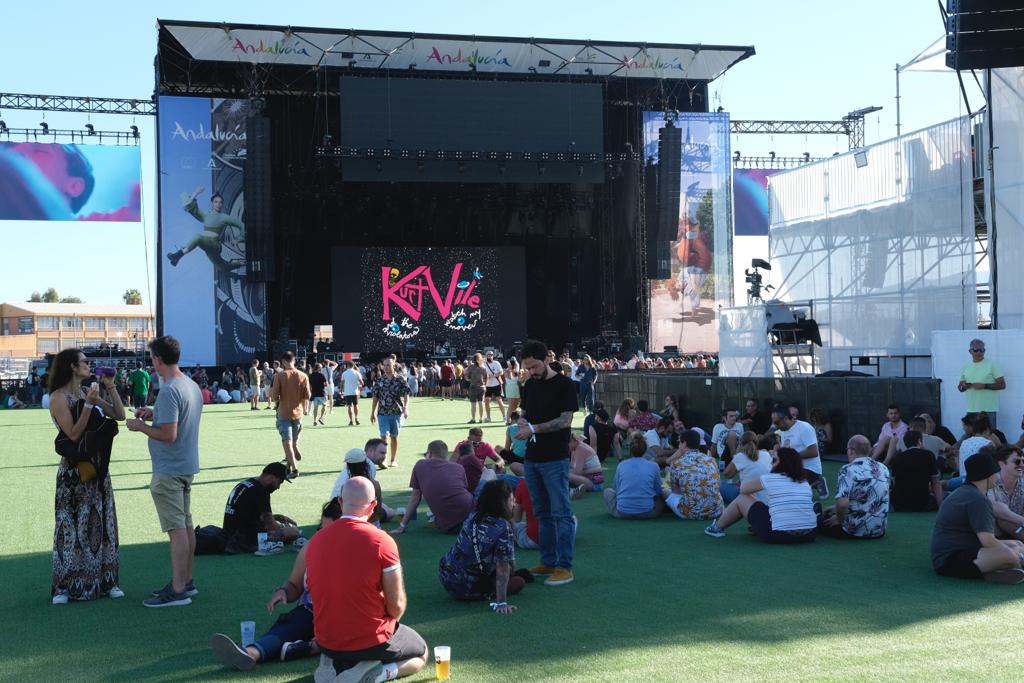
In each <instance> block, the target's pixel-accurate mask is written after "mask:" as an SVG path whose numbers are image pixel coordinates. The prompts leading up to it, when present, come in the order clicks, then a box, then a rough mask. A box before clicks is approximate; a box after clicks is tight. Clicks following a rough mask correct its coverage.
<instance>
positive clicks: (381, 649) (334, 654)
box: [321, 624, 427, 674]
mask: <svg viewBox="0 0 1024 683" xmlns="http://www.w3.org/2000/svg"><path fill="white" fill-rule="evenodd" d="M321 649H322V650H323V653H324V654H325V655H327V656H328V657H330V658H331V659H332V660H333V661H334V670H335V671H336V672H338V673H339V674H340V673H341V672H342V671H345V670H346V669H350V668H352V666H353V665H355V664H357V663H359V662H363V661H367V660H370V661H374V662H383V663H384V664H388V663H390V662H401V661H404V660H406V659H412V658H413V657H426V656H427V643H426V641H424V640H423V638H421V637H420V634H418V633H416V631H413V630H412V629H411V628H409V627H408V626H406V625H405V624H399V625H398V628H396V629H395V632H394V633H393V634H391V638H390V639H389V640H388V641H387V642H386V643H381V644H380V645H377V646H376V647H370V648H367V649H365V650H347V651H345V652H339V651H337V650H328V649H327V648H326V647H324V648H321Z"/></svg>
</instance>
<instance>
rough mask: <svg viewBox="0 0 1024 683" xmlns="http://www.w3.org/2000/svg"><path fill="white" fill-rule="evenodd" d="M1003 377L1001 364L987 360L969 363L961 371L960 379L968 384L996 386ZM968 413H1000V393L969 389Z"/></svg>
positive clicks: (993, 390)
mask: <svg viewBox="0 0 1024 683" xmlns="http://www.w3.org/2000/svg"><path fill="white" fill-rule="evenodd" d="M1002 376H1003V369H1002V368H1001V367H999V363H996V362H995V361H993V360H989V359H988V358H986V359H985V360H983V361H980V362H977V363H968V364H967V365H965V366H964V368H963V370H961V371H960V379H962V380H963V381H964V382H967V383H968V384H994V383H995V381H996V380H997V379H999V378H1000V377H1002ZM966 393H967V412H969V413H979V412H981V411H985V412H986V413H997V412H999V392H997V391H996V390H995V389H968V390H967V392H966Z"/></svg>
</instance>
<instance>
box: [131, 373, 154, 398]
mask: <svg viewBox="0 0 1024 683" xmlns="http://www.w3.org/2000/svg"><path fill="white" fill-rule="evenodd" d="M128 381H129V382H130V383H131V385H132V395H133V396H149V373H148V372H146V371H145V370H132V374H130V375H128Z"/></svg>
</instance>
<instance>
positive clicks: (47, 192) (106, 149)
mask: <svg viewBox="0 0 1024 683" xmlns="http://www.w3.org/2000/svg"><path fill="white" fill-rule="evenodd" d="M140 169H141V161H140V156H139V148H138V147H137V146H135V145H78V144H67V145H62V144H59V143H56V142H36V141H32V142H29V141H26V142H0V220H30V221H72V220H78V221H123V222H136V221H138V220H140V217H141V216H140V213H141V201H140V193H139V178H140V172H141V171H140Z"/></svg>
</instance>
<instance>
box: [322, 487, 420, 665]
mask: <svg viewBox="0 0 1024 683" xmlns="http://www.w3.org/2000/svg"><path fill="white" fill-rule="evenodd" d="M339 500H340V501H341V512H342V515H341V518H340V519H339V520H338V521H337V522H335V523H334V524H332V525H331V526H330V527H329V528H327V529H323V530H321V531H320V532H319V533H318V534H316V535H315V536H314V537H313V539H312V540H311V541H310V542H309V544H308V545H307V548H308V549H307V551H306V582H307V585H308V587H309V594H310V597H311V598H312V601H313V627H314V630H315V632H316V641H317V643H318V644H319V645H320V649H321V655H320V666H319V667H317V669H316V671H315V672H314V674H313V678H314V680H315V681H316V683H345V682H347V681H373V680H376V679H377V678H378V677H379V676H380V675H381V674H382V673H383V674H385V675H386V679H387V680H392V679H394V678H401V677H403V676H410V675H412V674H414V673H416V672H417V671H419V670H420V669H422V668H423V666H424V665H425V664H426V662H427V659H426V657H427V644H426V642H424V640H423V638H421V637H420V635H419V634H418V633H416V631H414V630H412V629H411V628H409V627H408V626H406V625H404V624H399V623H398V620H399V619H401V618H402V615H403V614H404V613H405V607H406V596H405V587H404V585H403V583H402V565H401V561H400V559H399V556H398V546H397V545H396V544H395V541H394V540H393V539H392V538H391V537H390V536H389V535H388V534H386V533H384V532H383V531H381V530H380V529H378V528H377V527H375V526H374V525H372V524H370V523H369V522H368V521H367V520H368V519H369V518H370V516H371V515H372V514H373V512H374V508H375V507H376V505H377V501H376V497H375V492H374V487H373V483H372V482H371V481H370V480H369V479H367V478H366V477H352V478H351V479H349V480H348V481H347V482H345V486H344V487H343V488H342V490H341V496H339Z"/></svg>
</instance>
